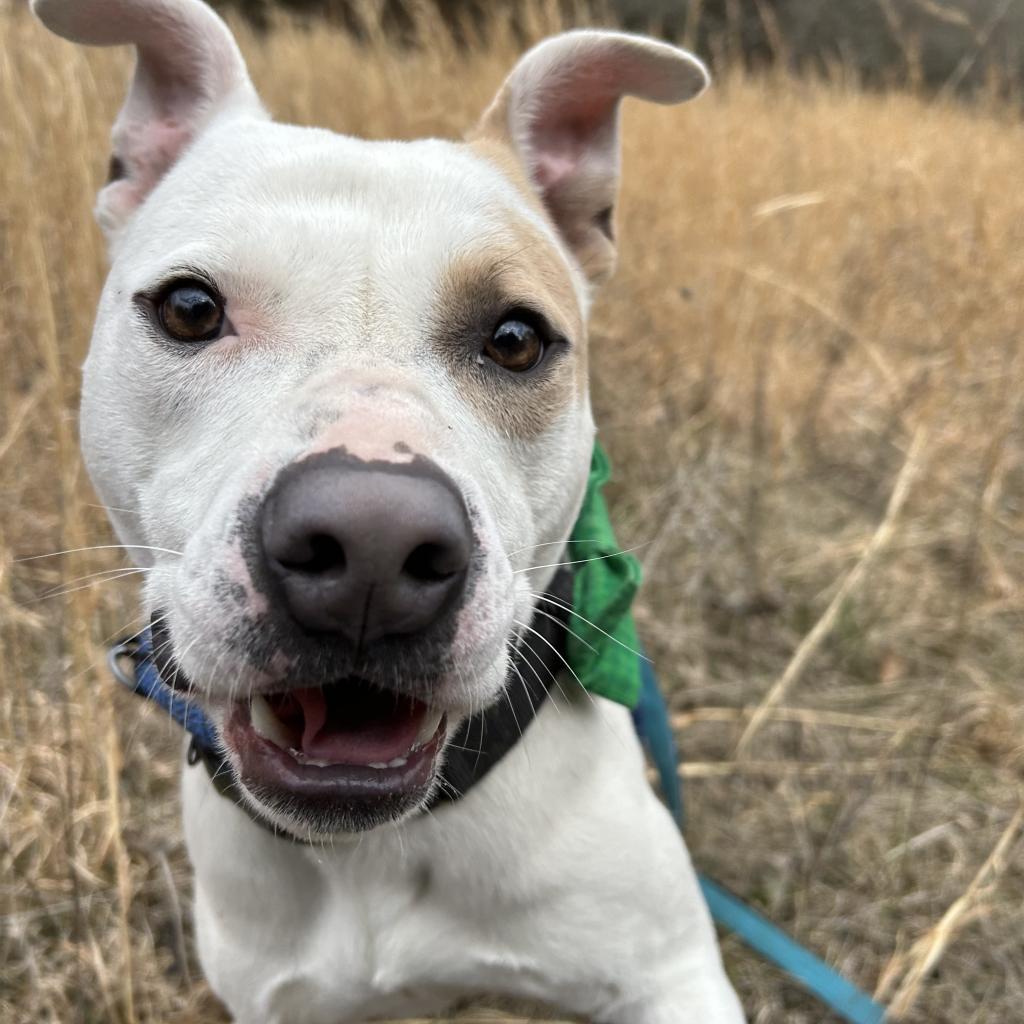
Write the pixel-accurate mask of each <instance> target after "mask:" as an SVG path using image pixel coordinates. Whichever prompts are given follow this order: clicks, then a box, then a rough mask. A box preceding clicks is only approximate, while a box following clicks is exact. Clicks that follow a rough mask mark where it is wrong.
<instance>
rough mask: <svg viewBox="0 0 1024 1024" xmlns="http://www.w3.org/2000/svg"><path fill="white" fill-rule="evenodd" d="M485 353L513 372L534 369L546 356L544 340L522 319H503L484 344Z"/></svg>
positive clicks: (493, 360) (503, 367)
mask: <svg viewBox="0 0 1024 1024" xmlns="http://www.w3.org/2000/svg"><path fill="white" fill-rule="evenodd" d="M484 355H486V356H487V358H488V359H490V360H491V361H492V362H494V363H497V364H498V366H500V367H502V369H505V370H511V371H512V372H513V373H523V372H525V371H526V370H532V369H533V368H534V367H535V366H536V365H537V364H538V363H539V362H540V361H541V359H542V358H543V356H544V341H543V340H542V339H541V336H540V334H539V333H538V332H537V330H536V328H534V327H532V326H531V325H530V324H528V323H524V322H523V321H522V320H512V319H509V320H503V321H502V322H501V323H500V324H498V326H497V327H496V328H495V329H494V333H493V334H492V335H491V337H490V338H489V339H488V340H487V342H485V344H484Z"/></svg>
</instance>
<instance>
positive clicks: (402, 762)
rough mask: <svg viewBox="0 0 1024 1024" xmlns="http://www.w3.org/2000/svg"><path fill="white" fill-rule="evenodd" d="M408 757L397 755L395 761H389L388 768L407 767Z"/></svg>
mask: <svg viewBox="0 0 1024 1024" xmlns="http://www.w3.org/2000/svg"><path fill="white" fill-rule="evenodd" d="M405 764H406V759H405V758H404V757H396V758H395V759H394V761H388V763H387V767H388V768H403V767H405Z"/></svg>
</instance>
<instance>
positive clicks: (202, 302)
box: [157, 283, 224, 341]
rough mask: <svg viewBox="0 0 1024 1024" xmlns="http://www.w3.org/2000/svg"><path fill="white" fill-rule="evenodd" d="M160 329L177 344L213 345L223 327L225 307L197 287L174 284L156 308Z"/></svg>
mask: <svg viewBox="0 0 1024 1024" xmlns="http://www.w3.org/2000/svg"><path fill="white" fill-rule="evenodd" d="M157 313H158V315H159V317H160V323H161V325H162V326H163V329H164V330H165V331H166V332H167V333H168V334H169V335H170V336H171V337H172V338H174V339H175V340H176V341H212V340H213V339H214V338H216V337H217V336H218V335H219V334H220V332H221V327H222V326H223V325H224V303H223V302H222V301H221V300H220V298H218V297H217V296H216V295H213V294H212V293H211V292H210V291H209V290H208V289H207V288H205V287H204V286H202V285H199V284H192V283H186V284H177V285H174V287H172V288H171V290H170V291H169V292H167V294H166V295H165V296H164V297H163V299H161V300H160V304H159V305H158V307H157Z"/></svg>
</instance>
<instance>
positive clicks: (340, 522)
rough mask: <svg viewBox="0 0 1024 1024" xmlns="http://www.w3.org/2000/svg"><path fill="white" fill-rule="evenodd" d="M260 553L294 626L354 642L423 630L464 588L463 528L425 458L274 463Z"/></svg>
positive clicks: (333, 455) (440, 475)
mask: <svg viewBox="0 0 1024 1024" xmlns="http://www.w3.org/2000/svg"><path fill="white" fill-rule="evenodd" d="M260 529H261V534H262V541H263V555H264V559H265V563H266V566H267V568H268V570H269V571H270V573H271V574H272V575H273V576H274V577H276V579H277V580H278V581H279V582H280V585H281V591H282V592H283V598H284V603H285V606H286V608H287V610H288V612H289V614H290V615H291V617H292V618H293V619H294V620H295V621H296V622H297V623H298V624H299V625H300V626H302V627H303V628H305V629H308V630H311V631H314V632H321V633H336V634H340V635H342V636H344V637H345V638H347V639H348V640H349V641H351V643H352V644H354V645H355V646H356V647H363V646H364V645H366V644H370V643H372V642H373V641H375V640H379V639H381V638H382V637H388V636H397V635H407V634H410V633H418V632H420V631H421V630H425V629H426V628H427V627H428V626H430V625H432V624H433V623H435V622H437V621H439V620H440V619H442V618H443V617H444V616H445V614H446V613H447V612H449V611H450V610H451V609H452V608H453V607H454V606H455V605H456V603H457V602H458V600H459V598H460V596H461V595H462V592H463V590H464V589H465V584H466V576H467V573H468V569H469V562H470V557H471V555H472V552H473V531H472V528H471V526H470V522H469V516H468V514H467V512H466V506H465V504H464V503H463V501H462V497H461V495H460V494H459V491H458V489H457V488H456V487H455V484H454V483H453V482H452V481H451V480H450V479H449V478H448V476H447V475H446V474H445V473H444V472H443V471H442V470H441V469H440V468H439V467H438V466H436V465H435V464H434V463H432V462H430V461H429V460H427V459H424V458H422V457H418V458H417V459H415V460H414V461H412V462H409V463H402V464H399V463H395V464H392V463H385V462H362V461H360V460H358V459H354V458H353V457H352V456H350V455H348V453H346V452H344V451H340V450H335V451H331V452H325V453H324V454H322V455H316V456H312V457H310V458H308V459H305V460H303V461H301V462H297V463H294V464H292V465H291V466H289V467H287V468H286V469H284V470H283V471H282V472H281V473H280V474H279V476H278V478H277V480H276V481H275V482H274V485H273V487H272V488H271V490H270V493H269V494H268V495H267V499H266V501H265V503H264V505H263V509H262V518H261V523H260Z"/></svg>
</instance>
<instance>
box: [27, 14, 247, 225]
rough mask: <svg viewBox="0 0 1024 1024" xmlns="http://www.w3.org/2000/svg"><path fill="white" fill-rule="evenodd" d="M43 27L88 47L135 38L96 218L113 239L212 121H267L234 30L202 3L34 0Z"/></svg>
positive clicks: (116, 44)
mask: <svg viewBox="0 0 1024 1024" xmlns="http://www.w3.org/2000/svg"><path fill="white" fill-rule="evenodd" d="M32 9H33V11H34V12H35V13H36V15H37V17H38V18H39V20H40V21H42V23H43V24H44V25H46V27H47V28H49V29H50V30H51V31H52V32H55V33H56V34H57V35H59V36H63V37H64V38H65V39H70V40H71V41H72V42H76V43H85V44H86V45H88V46H118V45H122V44H132V45H134V46H135V50H136V63H135V74H134V77H133V78H132V83H131V86H130V87H129V90H128V97H127V99H126V100H125V103H124V106H123V107H122V108H121V113H120V115H119V116H118V118H117V121H116V122H115V124H114V130H113V135H112V141H113V153H112V155H111V159H110V178H109V181H108V184H107V185H106V187H105V188H104V189H102V191H101V192H100V194H99V198H98V200H97V204H96V217H97V219H98V220H99V222H100V224H101V226H102V227H103V229H104V231H106V232H107V234H108V235H113V234H114V233H116V232H117V230H118V229H119V228H120V227H121V226H122V225H123V224H124V223H125V222H126V221H127V220H128V219H129V218H130V217H131V215H132V213H133V212H134V211H135V209H136V207H138V205H139V204H140V203H141V202H142V201H143V200H144V199H145V198H146V196H147V195H148V194H149V193H150V191H151V190H152V189H153V187H154V186H155V185H156V183H157V182H158V181H159V180H160V179H161V178H162V177H163V175H164V174H165V173H166V172H167V170H168V169H169V168H170V167H171V166H172V165H173V164H174V162H175V161H176V160H177V159H178V157H179V156H180V155H181V153H182V151H183V150H184V149H185V147H186V146H188V145H189V143H190V142H192V140H193V139H195V138H196V136H198V135H199V134H200V133H201V132H202V131H203V129H204V128H205V127H206V126H207V125H208V124H209V123H210V121H211V120H212V119H213V118H214V117H218V116H221V115H224V114H228V113H231V112H235V113H247V114H249V115H254V116H257V117H263V116H265V114H264V113H263V110H262V107H261V106H260V102H259V98H258V97H257V95H256V92H255V90H254V89H253V87H252V83H251V82H250V81H249V75H248V73H247V71H246V68H245V62H244V61H243V60H242V55H241V53H239V51H238V46H237V45H236V44H235V40H234V38H233V37H232V35H231V32H230V31H229V30H228V27H227V26H226V25H225V24H224V22H223V21H221V19H220V18H219V17H218V16H217V15H216V14H214V12H213V11H212V10H211V9H210V8H209V7H207V6H206V4H204V3H202V2H201V0H32Z"/></svg>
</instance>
